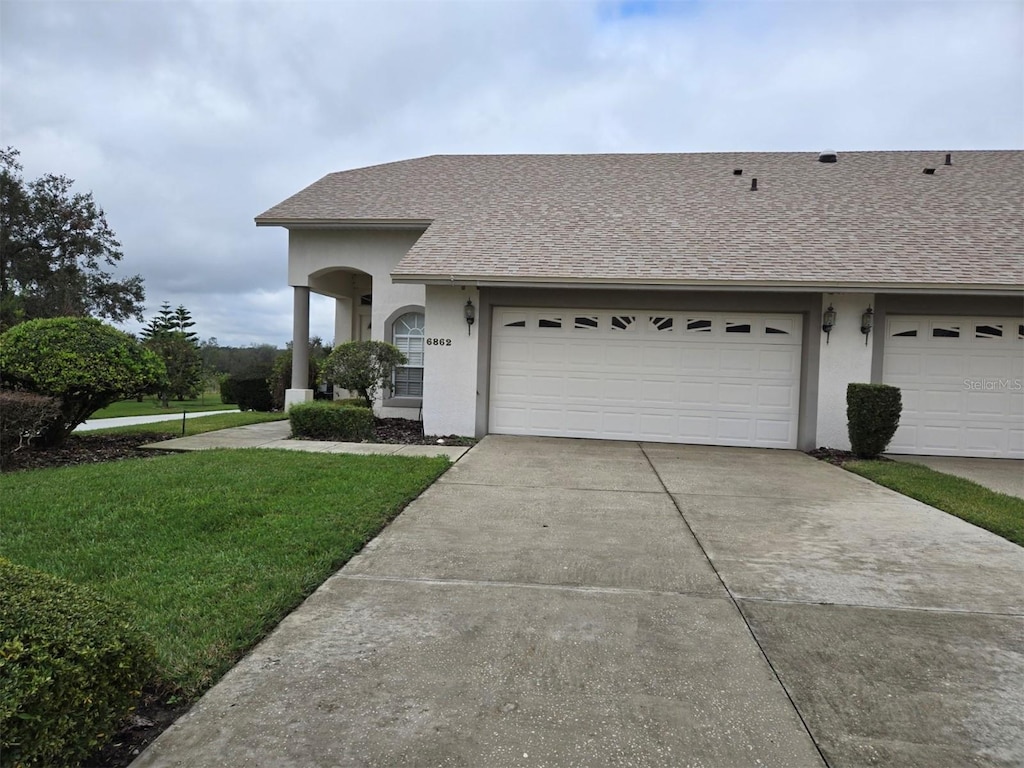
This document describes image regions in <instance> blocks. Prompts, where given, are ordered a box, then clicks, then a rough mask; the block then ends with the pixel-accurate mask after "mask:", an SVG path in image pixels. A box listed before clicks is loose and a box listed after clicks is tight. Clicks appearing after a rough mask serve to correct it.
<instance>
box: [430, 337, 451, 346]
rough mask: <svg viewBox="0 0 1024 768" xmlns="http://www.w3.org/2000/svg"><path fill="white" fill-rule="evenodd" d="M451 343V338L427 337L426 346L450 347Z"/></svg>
mask: <svg viewBox="0 0 1024 768" xmlns="http://www.w3.org/2000/svg"><path fill="white" fill-rule="evenodd" d="M451 345H452V340H451V339H427V346H428V347H450V346H451Z"/></svg>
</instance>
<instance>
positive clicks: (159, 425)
mask: <svg viewBox="0 0 1024 768" xmlns="http://www.w3.org/2000/svg"><path fill="white" fill-rule="evenodd" d="M287 418H288V416H287V415H285V414H283V413H262V412H260V411H246V412H245V413H225V414H221V415H219V416H203V417H202V418H199V419H185V436H186V437H187V436H188V435H201V434H203V433H204V432H215V431H217V430H218V429H228V428H229V427H244V426H245V425H246V424H262V423H264V422H267V421H284V420H286V419H287ZM181 422H182V418H181V416H180V415H179V416H178V418H177V419H171V420H169V421H155V422H153V423H151V424H131V425H129V426H126V427H110V428H109V429H91V430H89V431H88V432H82V433H80V434H82V435H132V434H139V433H140V432H160V433H163V434H166V435H168V436H170V437H181V436H182V435H181Z"/></svg>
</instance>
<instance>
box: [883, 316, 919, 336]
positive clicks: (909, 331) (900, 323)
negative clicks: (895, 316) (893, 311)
mask: <svg viewBox="0 0 1024 768" xmlns="http://www.w3.org/2000/svg"><path fill="white" fill-rule="evenodd" d="M917 330H918V327H917V323H915V322H913V321H908V320H892V321H890V323H889V335H890V336H892V337H893V338H905V339H915V338H917Z"/></svg>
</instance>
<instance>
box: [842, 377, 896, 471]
mask: <svg viewBox="0 0 1024 768" xmlns="http://www.w3.org/2000/svg"><path fill="white" fill-rule="evenodd" d="M902 411H903V398H902V396H901V394H900V390H899V387H890V386H889V385H888V384H850V385H849V386H847V388H846V419H847V428H848V430H849V435H850V450H852V451H853V452H854V454H856V455H857V456H859V457H860V458H862V459H873V458H874V457H876V456H878V455H880V454H881V453H883V452H884V451H885V449H886V448H888V447H889V441H890V440H892V436H893V435H895V434H896V428H897V427H899V425H900V414H901V413H902Z"/></svg>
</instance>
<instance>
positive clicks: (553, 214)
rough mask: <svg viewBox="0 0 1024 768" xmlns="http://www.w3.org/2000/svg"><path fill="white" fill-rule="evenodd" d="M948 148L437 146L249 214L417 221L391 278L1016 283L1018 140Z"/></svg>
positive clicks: (298, 221)
mask: <svg viewBox="0 0 1024 768" xmlns="http://www.w3.org/2000/svg"><path fill="white" fill-rule="evenodd" d="M945 154H946V153H945V152H944V151H934V152H930V151H914V152H845V153H844V152H840V153H839V159H838V162H836V163H821V162H818V156H817V153H811V152H767V153H707V154H646V155H437V156H432V157H424V158H418V159H414V160H405V161H401V162H395V163H388V164H385V165H377V166H371V167H368V168H360V169H355V170H350V171H343V172H340V173H332V174H329V175H327V176H325V177H324V178H322V179H320V180H319V181H317V182H316V183H314V184H312V185H310V186H309V187H307V188H306V189H304V190H302V191H301V192H299V193H298V194H296V195H293V196H292V197H290V198H288V199H287V200H285V201H284V202H282V203H280V204H278V205H276V206H274V207H273V208H271V209H270V210H268V211H266V212H265V213H263V214H261V215H260V216H258V217H257V219H256V221H257V223H258V224H261V225H283V226H294V227H301V226H309V225H313V224H316V225H328V226H329V225H330V224H332V223H336V224H338V225H343V224H344V225H346V226H352V225H359V224H361V223H366V224H369V223H373V222H382V221H394V222H410V223H411V222H422V224H423V226H425V227H426V230H425V232H424V233H423V235H422V236H421V237H420V239H419V240H418V241H417V242H416V244H415V245H414V246H413V248H412V249H411V250H410V251H409V253H408V254H407V255H406V257H405V258H404V259H403V260H402V262H401V263H400V264H399V265H398V267H397V268H396V269H395V271H394V272H393V276H394V277H395V278H396V279H425V280H430V279H439V278H444V279H448V278H450V277H455V278H456V279H457V280H487V281H495V282H503V281H523V282H545V281H549V282H558V281H566V282H587V283H604V282H615V283H618V282H627V283H638V284H646V283H651V284H656V283H677V284H688V283H690V284H692V283H708V284H716V283H725V282H735V281H740V282H751V283H766V284H773V285H800V284H806V285H809V284H819V283H828V284H835V285H841V284H850V285H878V286H885V285H897V284H915V285H925V286H960V285H962V286H972V287H977V288H981V287H999V286H1003V287H1012V288H1015V289H1020V288H1021V287H1024V192H1022V184H1024V152H1022V151H1018V150H1006V151H958V152H952V153H951V154H952V158H951V159H952V164H951V165H948V166H947V165H945V164H944V160H945ZM925 168H932V169H934V173H931V174H928V173H925V172H924V169H925ZM737 170H741V171H742V173H741V174H740V175H737V174H736V173H735V171H737ZM755 178H756V179H757V191H752V190H751V181H752V179H755Z"/></svg>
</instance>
